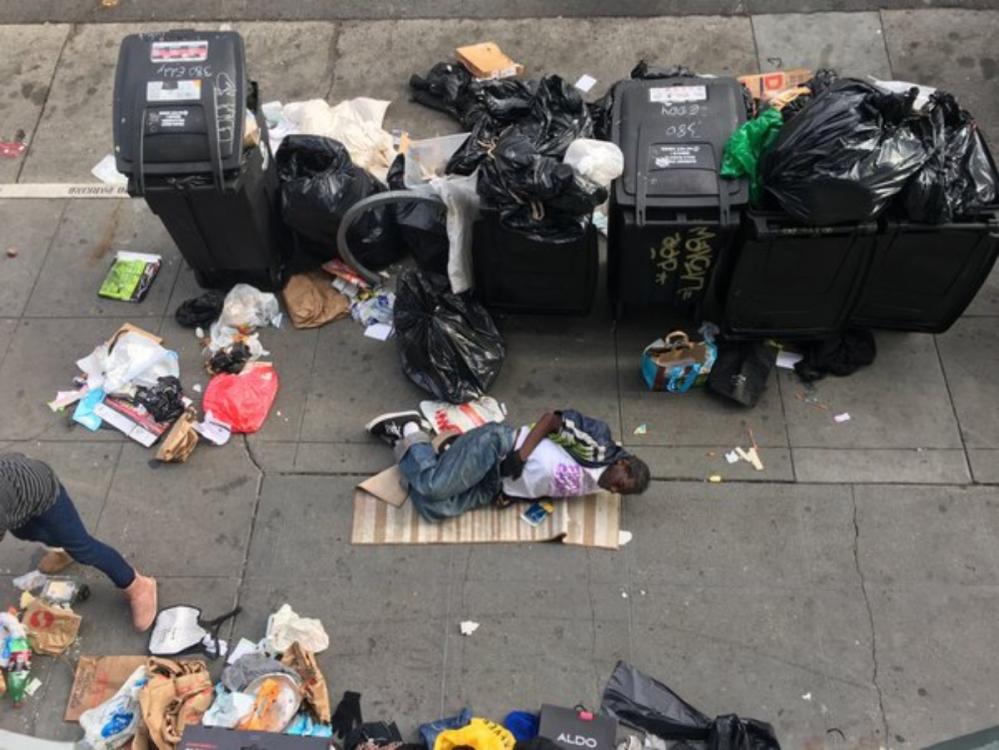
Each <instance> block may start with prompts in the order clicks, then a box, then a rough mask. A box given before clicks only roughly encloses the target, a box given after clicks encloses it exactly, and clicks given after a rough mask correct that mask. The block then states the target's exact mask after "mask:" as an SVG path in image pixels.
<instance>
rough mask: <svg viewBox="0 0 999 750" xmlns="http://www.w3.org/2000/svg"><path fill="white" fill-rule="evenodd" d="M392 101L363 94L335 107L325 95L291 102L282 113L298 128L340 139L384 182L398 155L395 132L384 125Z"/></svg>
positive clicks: (355, 158) (356, 159) (359, 162)
mask: <svg viewBox="0 0 999 750" xmlns="http://www.w3.org/2000/svg"><path fill="white" fill-rule="evenodd" d="M390 103H391V102H388V101H385V100H382V99H369V98H367V97H364V96H359V97H357V98H355V99H347V100H345V101H342V102H340V103H339V104H337V105H336V106H335V107H331V106H330V105H329V104H327V103H326V102H325V101H323V100H322V99H310V100H309V101H306V102H291V103H290V104H286V105H284V109H283V110H282V114H283V115H284V118H285V120H287V121H288V122H289V123H291V127H292V128H293V129H294V131H295V132H298V133H305V134H307V135H323V136H326V137H327V138H333V139H334V140H337V141H340V143H342V144H343V145H344V146H345V147H346V148H347V151H348V152H349V153H350V160H351V161H352V162H354V164H356V165H357V166H359V167H362V168H363V169H366V170H368V171H369V172H370V173H371V174H373V175H374V176H375V177H377V178H378V179H379V180H382V181H383V182H384V180H385V176H386V174H387V173H388V168H389V166H390V165H391V164H392V161H393V159H395V156H396V152H395V146H393V145H392V134H391V133H387V132H386V131H385V130H383V129H382V122H383V121H384V119H385V111H386V110H387V109H388V106H389V104H390Z"/></svg>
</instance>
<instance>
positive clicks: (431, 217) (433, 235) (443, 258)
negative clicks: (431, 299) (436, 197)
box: [388, 154, 448, 274]
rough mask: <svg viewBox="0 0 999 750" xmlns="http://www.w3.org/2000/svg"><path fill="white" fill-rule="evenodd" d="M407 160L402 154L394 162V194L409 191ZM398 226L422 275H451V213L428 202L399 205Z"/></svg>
mask: <svg viewBox="0 0 999 750" xmlns="http://www.w3.org/2000/svg"><path fill="white" fill-rule="evenodd" d="M405 158H406V157H405V156H404V155H402V154H400V155H399V156H397V157H396V158H395V161H393V162H392V166H391V167H389V171H388V184H389V188H390V189H391V190H405V189H406V183H405V180H404V178H403V173H404V172H405V168H406V165H405ZM392 208H393V210H394V211H395V222H396V224H397V225H398V227H399V235H400V237H401V238H402V242H403V244H404V245H405V246H406V248H408V249H409V251H410V252H411V253H412V254H413V259H414V260H416V265H417V266H419V267H420V270H422V271H429V272H430V273H439V274H446V273H447V259H448V238H447V209H446V208H445V207H444V206H435V205H432V204H430V203H427V202H426V201H412V202H401V203H395V204H394V205H393V206H392Z"/></svg>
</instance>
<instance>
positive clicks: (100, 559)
mask: <svg viewBox="0 0 999 750" xmlns="http://www.w3.org/2000/svg"><path fill="white" fill-rule="evenodd" d="M10 533H11V534H13V535H14V536H15V537H17V538H18V539H20V540H21V541H24V542H40V543H42V544H45V545H47V546H49V547H62V548H63V549H64V550H66V552H67V553H68V554H69V556H70V557H72V558H73V559H74V560H76V562H78V563H80V564H81V565H92V566H93V567H95V568H97V569H98V570H100V571H101V572H102V573H104V574H105V575H106V576H107V577H108V578H110V579H111V581H112V582H113V583H114V585H115V586H117V587H118V588H120V589H124V588H127V587H128V586H129V585H131V583H132V581H134V580H135V570H134V569H133V568H132V566H131V565H129V564H128V563H127V562H125V558H124V557H122V556H121V554H119V553H118V551H117V550H114V549H112V548H111V547H109V546H107V545H106V544H104V542H99V541H97V540H96V539H94V538H93V537H92V536H90V534H89V533H88V532H87V529H86V528H85V527H84V526H83V521H81V520H80V514H79V513H77V512H76V506H75V505H73V501H72V500H70V499H69V495H68V494H67V493H66V489H65V488H64V487H62V486H60V487H59V496H58V497H57V498H56V501H55V505H53V506H52V507H51V508H49V509H48V510H47V511H45V512H44V513H42V514H41V515H40V516H35V517H34V518H32V519H31V520H30V521H28V522H27V523H26V524H24V526H21V527H20V528H17V529H11V530H10Z"/></svg>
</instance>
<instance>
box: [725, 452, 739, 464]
mask: <svg viewBox="0 0 999 750" xmlns="http://www.w3.org/2000/svg"><path fill="white" fill-rule="evenodd" d="M725 460H726V461H728V462H729V463H730V464H734V463H736V462H737V461H738V460H739V454H738V453H737V452H736V451H729V452H728V453H726V454H725Z"/></svg>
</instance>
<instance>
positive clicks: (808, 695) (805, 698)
mask: <svg viewBox="0 0 999 750" xmlns="http://www.w3.org/2000/svg"><path fill="white" fill-rule="evenodd" d="M811 699H812V694H811V693H805V694H804V695H802V696H801V700H803V701H810V700H811Z"/></svg>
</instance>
